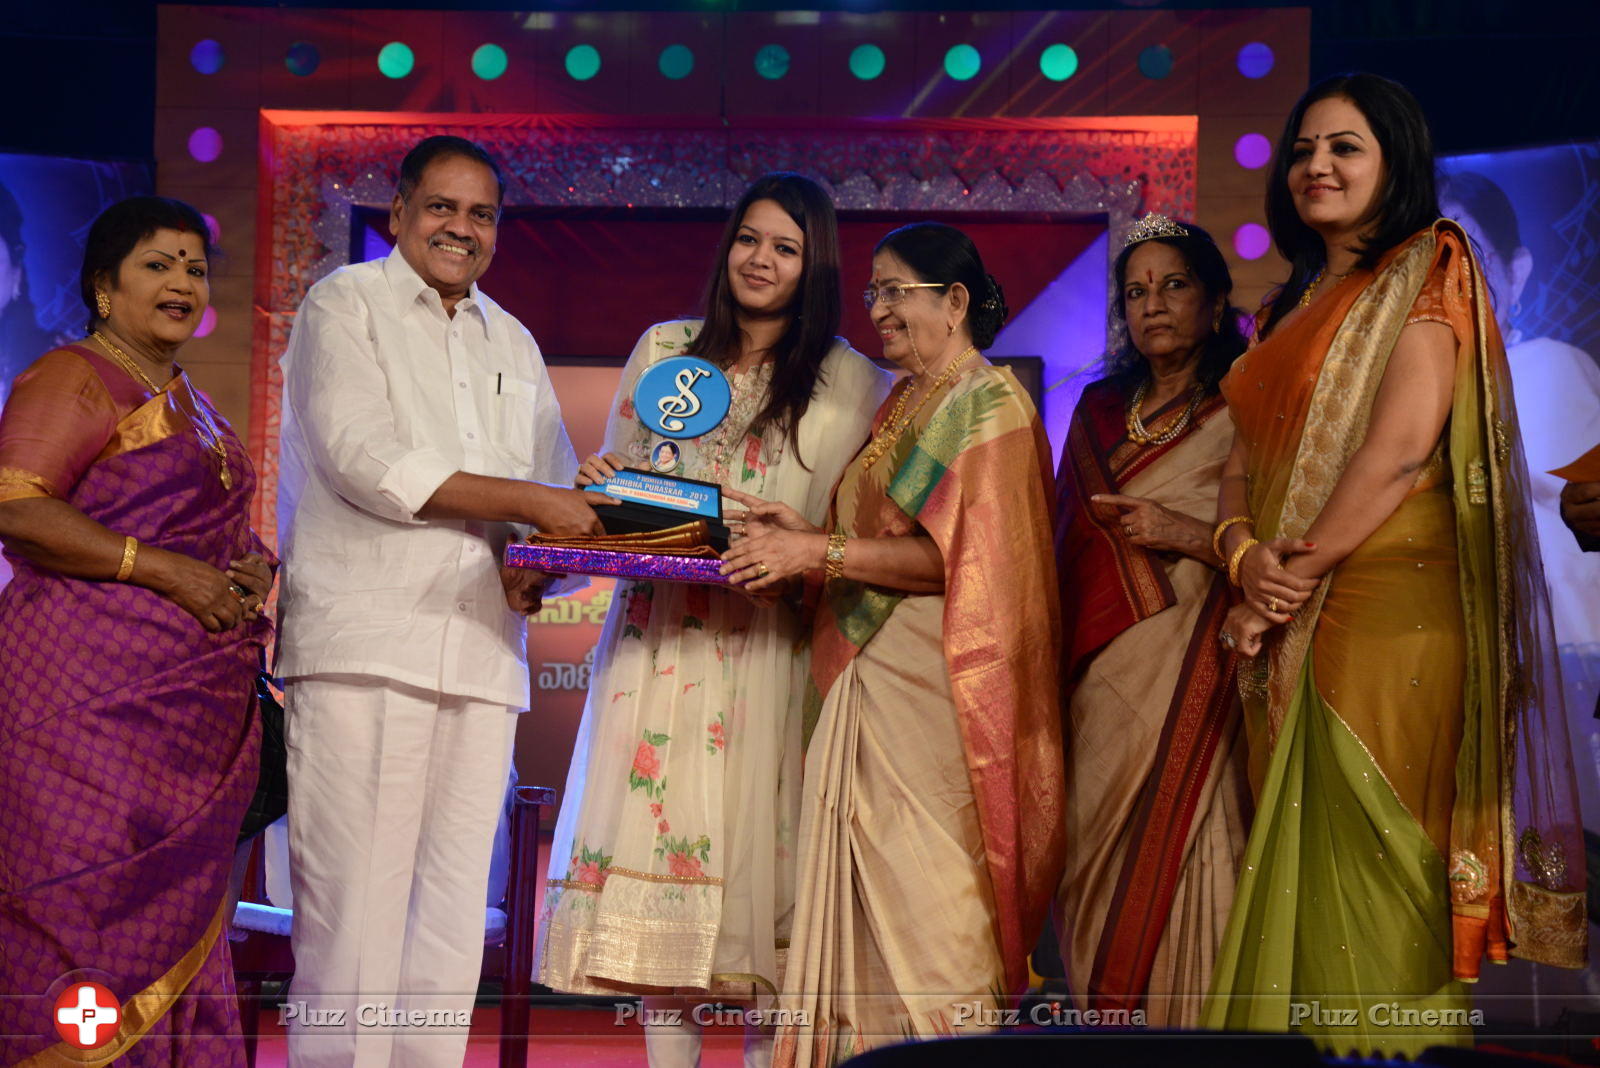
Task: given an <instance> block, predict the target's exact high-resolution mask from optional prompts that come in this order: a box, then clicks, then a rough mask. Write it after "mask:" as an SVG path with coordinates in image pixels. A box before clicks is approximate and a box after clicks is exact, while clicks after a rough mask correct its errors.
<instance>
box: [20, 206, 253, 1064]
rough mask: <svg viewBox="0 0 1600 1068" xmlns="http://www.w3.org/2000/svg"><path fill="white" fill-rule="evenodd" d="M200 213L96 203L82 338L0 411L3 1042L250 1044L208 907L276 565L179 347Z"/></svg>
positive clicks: (80, 1058)
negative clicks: (79, 995)
mask: <svg viewBox="0 0 1600 1068" xmlns="http://www.w3.org/2000/svg"><path fill="white" fill-rule="evenodd" d="M206 235H207V230H206V225H205V223H204V221H203V220H202V218H201V217H200V215H199V214H198V213H197V212H196V211H195V210H194V209H193V208H191V207H189V206H188V205H186V204H181V203H179V202H177V201H171V200H165V199H162V198H157V197H140V198H135V199H133V200H129V201H124V202H122V203H120V204H117V205H114V206H113V207H111V208H109V209H108V210H107V211H106V212H105V213H104V214H103V215H102V216H101V217H100V218H99V219H98V220H97V221H96V222H95V224H94V227H93V228H92V229H91V230H90V234H89V238H88V246H87V249H86V254H85V260H84V266H83V272H82V276H81V277H82V290H83V296H84V300H85V303H86V304H87V305H88V306H89V308H90V332H91V336H90V338H88V339H85V340H84V341H82V342H80V343H78V344H74V345H68V346H65V347H63V348H60V349H56V350H54V351H51V352H48V353H46V354H45V355H43V356H42V357H40V358H39V359H38V360H37V361H35V362H34V364H33V365H32V366H31V367H29V368H28V369H27V370H25V371H24V372H23V373H22V374H21V375H19V376H18V377H17V379H16V383H15V387H14V389H13V391H12V393H11V397H10V399H9V401H8V402H7V405H6V408H5V411H4V413H3V415H0V541H3V542H4V546H5V552H6V555H7V557H8V558H9V560H10V562H11V563H12V566H13V567H14V568H15V569H16V575H15V577H14V578H13V580H12V581H11V584H10V585H9V586H7V587H6V588H5V589H4V591H0V947H3V950H0V1064H6V1065H16V1064H23V1065H30V1066H31V1065H35V1064H38V1065H43V1064H58V1063H75V1064H87V1065H100V1064H105V1063H108V1062H109V1061H111V1060H112V1059H113V1058H118V1057H120V1058H122V1059H121V1060H119V1061H118V1063H119V1064H128V1065H135V1066H137V1065H155V1064H158V1063H159V1064H163V1065H171V1064H188V1063H194V1064H200V1063H203V1064H208V1065H210V1064H243V1062H244V1053H243V1046H242V1043H241V1042H240V1040H239V1020H238V1012H237V1009H236V1007H235V1004H234V999H233V981H232V968H231V963H230V960H229V957H228V950H227V939H226V938H225V937H224V936H223V932H224V931H225V922H226V917H224V916H223V915H222V908H223V900H224V897H225V894H226V889H227V881H228V871H229V867H230V863H231V860H232V855H233V850H234V843H235V839H236V836H237V834H238V831H239V823H240V819H241V817H242V816H243V814H244V810H245V806H246V805H247V804H248V802H249V800H250V796H251V793H252V791H253V789H254V787H255V782H256V774H257V757H258V747H259V742H260V724H259V722H258V720H257V716H256V709H255V706H254V696H253V688H252V685H251V682H252V679H253V677H254V675H255V673H256V672H257V670H259V667H260V664H261V655H262V648H263V646H264V644H265V642H266V640H267V637H268V634H269V632H270V624H269V623H268V622H267V621H266V620H265V619H264V618H262V616H261V604H262V601H263V600H264V598H265V597H266V595H267V593H268V591H269V589H270V587H271V582H272V572H271V570H270V567H271V562H270V560H269V559H268V557H269V555H270V554H268V553H267V550H266V549H265V547H264V546H263V545H262V544H261V542H260V541H259V540H258V539H257V538H256V536H255V534H254V532H253V531H252V530H251V529H250V525H249V518H248V511H249V505H250V497H251V494H252V493H253V492H254V488H255V478H254V474H253V472H252V470H251V466H250V462H249V460H248V458H247V457H246V454H245V451H244V448H243V446H242V445H241V444H240V442H239V439H238V438H237V437H235V436H234V434H233V432H232V431H231V430H230V429H229V427H228V425H227V423H226V421H224V420H223V418H222V417H221V415H220V414H218V412H217V411H216V410H215V408H213V407H212V405H211V403H210V401H209V400H208V399H207V398H206V397H205V396H204V395H203V394H201V393H200V392H199V391H198V390H196V389H195V388H194V386H193V385H192V384H191V383H190V382H189V379H188V376H187V375H185V374H184V373H183V372H182V371H181V370H180V369H179V368H177V366H176V365H175V364H174V362H173V360H174V357H175V355H176V353H177V350H178V348H179V346H181V345H182V344H183V343H184V342H185V341H187V340H188V339H189V337H190V336H192V335H193V333H194V330H195V326H196V325H197V324H198V323H199V321H200V316H201V314H202V313H203V312H204V311H205V308H206V304H207V300H208V297H209V289H208V286H207V283H206V277H205V272H206V263H205V260H206V255H207V253H208V252H209V251H210V246H209V240H208V238H207V236H206ZM84 981H88V982H94V983H98V984H100V985H101V986H102V987H104V988H105V989H106V990H107V991H109V992H110V994H111V995H112V996H114V997H115V998H116V999H117V1001H118V1002H119V1008H118V1012H117V1013H116V1016H115V1027H114V1028H111V1027H107V1028H105V1029H103V1030H100V1031H98V1033H95V1034H93V1035H92V1037H91V1039H90V1043H91V1044H92V1045H93V1047H94V1048H91V1049H83V1048H81V1045H82V1044H83V1043H78V1044H74V1042H72V1041H69V1039H68V1037H67V1034H63V1033H61V1032H58V1029H57V1020H58V1016H57V1012H56V1003H57V999H58V998H59V997H61V996H62V995H63V993H64V992H70V991H71V990H72V988H73V987H74V985H75V984H77V983H79V982H84ZM69 996H70V997H75V996H76V995H75V994H69ZM108 1015H109V1014H108ZM81 1033H82V1034H87V1032H81ZM68 1034H70V1035H71V1036H72V1038H74V1039H76V1038H78V1037H79V1035H80V1032H79V1031H78V1030H76V1029H71V1030H69V1032H68Z"/></svg>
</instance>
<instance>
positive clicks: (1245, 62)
mask: <svg viewBox="0 0 1600 1068" xmlns="http://www.w3.org/2000/svg"><path fill="white" fill-rule="evenodd" d="M1277 61H1278V57H1277V56H1275V55H1273V54H1272V49H1271V48H1270V47H1269V46H1267V45H1264V44H1262V43H1261V42H1260V41H1251V42H1250V43H1249V44H1247V45H1245V46H1244V47H1243V48H1241V49H1239V55H1238V57H1237V58H1236V59H1235V60H1234V61H1233V65H1234V66H1236V67H1238V68H1239V73H1240V74H1243V75H1244V76H1245V77H1246V78H1265V77H1266V76H1267V75H1269V74H1271V73H1272V67H1273V64H1275V63H1276V62H1277Z"/></svg>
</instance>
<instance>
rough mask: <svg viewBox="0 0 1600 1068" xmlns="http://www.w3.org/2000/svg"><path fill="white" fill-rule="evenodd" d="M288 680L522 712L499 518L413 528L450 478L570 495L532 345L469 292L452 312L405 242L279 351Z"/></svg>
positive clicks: (554, 411)
mask: <svg viewBox="0 0 1600 1068" xmlns="http://www.w3.org/2000/svg"><path fill="white" fill-rule="evenodd" d="M280 450H281V451H280V457H281V464H280V468H281V469H280V472H279V482H278V530H279V539H280V542H281V545H282V555H283V571H282V585H281V594H280V600H279V609H278V615H279V627H280V633H279V639H278V662H277V665H276V670H275V672H274V673H275V674H276V675H278V676H279V677H282V678H289V677H294V676H303V675H321V674H336V673H351V674H363V675H376V676H380V677H382V678H386V679H393V680H396V681H398V682H403V683H407V684H409V685H413V686H419V687H422V688H424V689H427V690H432V691H435V692H437V693H447V694H456V695H460V696H465V697H473V698H477V699H479V700H483V701H493V702H497V703H504V704H507V705H512V706H515V707H517V708H526V707H527V706H528V671H527V647H526V624H525V622H524V620H523V619H522V617H521V616H518V615H517V614H515V613H513V612H512V611H510V610H509V609H508V608H507V607H506V602H505V595H504V593H503V592H502V590H501V586H500V578H499V569H498V567H499V558H498V554H497V546H498V544H501V543H503V542H504V540H505V539H506V537H508V536H515V532H513V531H512V530H511V528H510V527H509V526H508V525H506V524H496V523H484V522H477V521H468V520H440V519H430V520H423V519H418V518H417V515H416V513H417V510H418V509H419V508H421V507H422V506H423V505H424V504H425V503H427V500H428V498H429V497H431V496H432V495H433V493H434V491H435V490H437V489H438V488H439V486H440V485H441V484H442V483H443V482H444V481H445V479H447V478H449V477H450V475H452V474H453V473H455V472H456V471H467V472H471V473H474V474H480V475H494V476H498V477H501V478H518V479H530V480H533V481H538V482H547V483H552V484H557V485H566V486H570V485H572V480H573V477H574V476H575V474H576V472H577V457H576V456H575V455H574V454H573V451H572V445H571V443H570V442H569V441H568V439H567V433H566V429H565V428H564V427H563V426H562V424H561V409H560V406H559V404H558V403H557V401H556V396H555V392H554V390H553V389H552V388H551V385H550V378H549V375H548V374H547V373H546V371H545V367H544V360H543V358H542V357H541V356H540V354H539V347H538V345H536V344H535V343H534V340H533V338H532V336H531V335H529V333H528V331H527V330H526V329H524V328H523V326H522V324H521V323H519V322H517V321H516V319H514V318H512V317H511V316H510V315H509V314H507V313H506V312H505V311H504V310H503V309H502V308H501V307H500V306H499V305H497V304H496V303H495V302H494V301H492V300H490V299H489V298H488V297H486V296H484V295H483V293H482V292H481V291H480V290H479V289H478V287H477V286H476V285H474V286H472V287H471V289H470V290H469V291H468V294H467V296H466V297H465V298H463V299H462V300H461V302H460V303H458V304H457V305H456V310H455V315H454V316H453V317H452V316H449V315H447V314H446V313H445V310H444V306H443V304H442V303H441V302H440V299H439V294H438V293H437V292H435V291H434V290H433V289H431V288H429V287H428V286H427V285H426V284H425V283H424V282H423V280H422V278H421V277H420V276H419V275H418V274H417V273H416V271H414V270H413V269H412V268H411V266H410V265H409V264H407V263H406V261H405V259H404V258H403V257H402V256H401V255H400V250H399V249H398V248H397V249H396V250H395V251H394V252H392V253H391V254H390V255H389V256H388V258H387V259H383V260H373V261H372V262H370V263H360V264H354V265H352V266H349V267H343V268H340V269H339V270H337V271H335V272H334V273H333V274H331V275H329V276H328V277H327V278H324V279H323V280H322V281H320V282H318V283H317V284H316V285H314V286H312V287H311V291H310V292H309V293H307V294H306V299H305V301H304V302H303V303H302V304H301V305H300V311H299V313H298V315H297V316H296V319H295V324H294V330H293V332H292V333H291V335H290V337H289V346H288V350H287V351H286V352H285V353H284V356H283V426H282V431H281V435H280Z"/></svg>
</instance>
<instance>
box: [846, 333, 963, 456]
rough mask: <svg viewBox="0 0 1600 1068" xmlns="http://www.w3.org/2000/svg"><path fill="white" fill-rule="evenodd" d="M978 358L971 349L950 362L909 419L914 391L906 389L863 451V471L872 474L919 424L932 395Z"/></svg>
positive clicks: (927, 390) (902, 391)
mask: <svg viewBox="0 0 1600 1068" xmlns="http://www.w3.org/2000/svg"><path fill="white" fill-rule="evenodd" d="M977 354H978V349H977V346H975V345H969V346H967V348H966V350H965V351H964V352H962V353H961V355H959V356H957V357H956V358H955V359H953V360H951V361H950V364H949V366H947V367H946V368H945V369H944V370H943V371H940V372H939V377H937V378H935V379H934V380H933V384H932V385H930V386H929V387H928V388H927V389H926V390H924V391H923V394H922V400H921V401H920V402H918V404H917V408H916V411H914V412H912V413H911V414H910V415H905V410H906V401H907V399H908V398H909V397H910V396H911V388H910V387H909V386H907V387H906V388H905V389H903V390H901V391H900V396H898V397H896V398H895V402H894V407H893V408H891V409H889V418H887V419H885V420H884V421H883V426H882V429H880V430H879V431H878V433H876V434H874V435H873V436H872V440H871V441H869V442H867V447H866V448H865V449H863V450H862V451H861V469H862V470H863V471H869V470H871V469H872V465H873V464H875V463H877V462H878V461H879V460H881V459H882V458H883V454H884V453H886V452H888V451H889V449H890V448H891V447H893V445H894V443H895V442H897V441H899V440H900V436H901V435H902V434H904V433H905V432H906V428H907V427H909V426H910V425H911V424H912V423H913V422H915V421H916V418H917V416H919V415H921V414H922V409H924V408H926V407H927V406H928V401H930V400H932V399H933V395H934V394H935V393H937V392H939V390H940V389H942V388H943V387H944V386H945V385H946V384H947V383H949V382H950V381H952V380H953V379H954V378H955V376H956V372H957V371H959V370H961V367H962V365H963V364H965V363H966V362H967V361H968V360H969V359H971V358H972V357H974V356H976V355H977Z"/></svg>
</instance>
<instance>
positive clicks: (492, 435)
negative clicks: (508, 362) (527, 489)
mask: <svg viewBox="0 0 1600 1068" xmlns="http://www.w3.org/2000/svg"><path fill="white" fill-rule="evenodd" d="M541 403H543V397H541V396H540V390H539V387H538V385H537V384H535V383H533V382H528V381H524V380H523V379H520V378H514V377H512V376H511V375H502V376H501V377H500V379H499V392H497V393H495V394H494V395H493V396H491V397H490V398H489V440H490V442H491V443H492V444H493V445H494V448H495V451H496V452H498V453H499V454H500V456H501V459H502V460H503V461H504V462H505V463H506V464H508V465H509V466H510V473H511V474H513V475H514V476H515V477H518V478H530V477H532V474H533V454H534V440H533V428H534V426H535V425H536V422H537V415H538V411H539V405H540V404H541Z"/></svg>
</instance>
